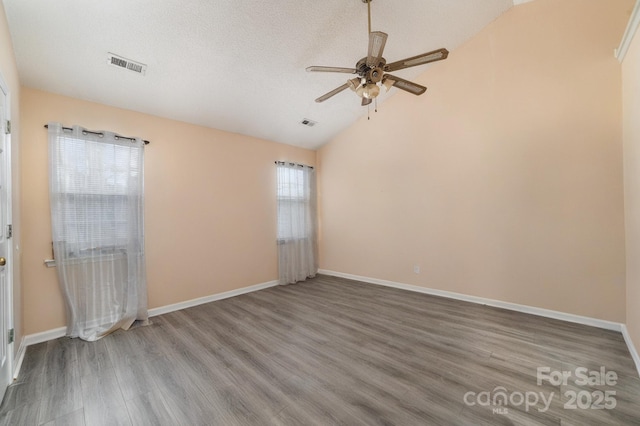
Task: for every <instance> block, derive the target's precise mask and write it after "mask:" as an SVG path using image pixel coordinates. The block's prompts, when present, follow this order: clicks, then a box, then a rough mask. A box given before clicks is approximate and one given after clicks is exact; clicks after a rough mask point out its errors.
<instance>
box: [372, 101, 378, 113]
mask: <svg viewBox="0 0 640 426" xmlns="http://www.w3.org/2000/svg"><path fill="white" fill-rule="evenodd" d="M373 100H374V102H375V103H376V107H375V112H378V98H374V99H373Z"/></svg>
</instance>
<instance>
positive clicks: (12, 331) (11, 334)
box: [8, 328, 16, 344]
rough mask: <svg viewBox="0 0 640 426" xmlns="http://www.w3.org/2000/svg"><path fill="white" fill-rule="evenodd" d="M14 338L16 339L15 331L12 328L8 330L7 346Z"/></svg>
mask: <svg viewBox="0 0 640 426" xmlns="http://www.w3.org/2000/svg"><path fill="white" fill-rule="evenodd" d="M15 337H16V333H15V330H14V329H13V328H12V329H10V330H9V342H8V344H11V343H13V340H14V339H15Z"/></svg>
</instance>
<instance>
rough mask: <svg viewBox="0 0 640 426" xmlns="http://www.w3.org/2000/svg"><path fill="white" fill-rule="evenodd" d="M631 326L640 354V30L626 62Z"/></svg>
mask: <svg viewBox="0 0 640 426" xmlns="http://www.w3.org/2000/svg"><path fill="white" fill-rule="evenodd" d="M622 88H623V97H622V99H623V139H624V185H625V186H624V190H625V194H624V195H625V219H626V231H627V235H626V236H627V240H626V241H627V328H628V331H629V335H630V336H631V340H632V341H633V343H634V344H635V347H636V350H637V351H638V352H639V353H640V120H639V119H638V117H640V33H636V35H635V37H634V39H633V42H632V43H631V46H630V48H629V51H628V52H627V55H626V56H625V58H624V62H623V63H622Z"/></svg>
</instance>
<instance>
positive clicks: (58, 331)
mask: <svg viewBox="0 0 640 426" xmlns="http://www.w3.org/2000/svg"><path fill="white" fill-rule="evenodd" d="M66 334H67V327H58V328H54V329H52V330H47V331H41V332H40V333H33V334H27V335H26V336H24V339H22V341H23V343H24V345H25V346H31V345H36V344H38V343H42V342H48V341H49V340H54V339H58V338H60V337H64V336H65V335H66Z"/></svg>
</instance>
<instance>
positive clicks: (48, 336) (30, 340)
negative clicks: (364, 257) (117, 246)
mask: <svg viewBox="0 0 640 426" xmlns="http://www.w3.org/2000/svg"><path fill="white" fill-rule="evenodd" d="M276 285H278V281H277V280H276V281H268V282H265V283H261V284H256V285H252V286H249V287H243V288H238V289H236V290H230V291H225V292H224V293H218V294H212V295H211V296H205V297H199V298H197V299H191V300H187V301H184V302H180V303H174V304H172V305H167V306H160V307H158V308H153V309H149V317H155V316H157V315H162V314H167V313H169V312H174V311H178V310H180V309H186V308H190V307H192V306H198V305H202V304H204V303H209V302H214V301H216V300H222V299H228V298H229V297H234V296H239V295H241V294H246V293H251V292H254V291H258V290H263V289H265V288H269V287H274V286H276ZM66 333H67V328H66V327H59V328H54V329H52V330H47V331H42V332H40V333H34V334H29V335H26V336H24V338H23V339H22V343H21V345H20V350H19V351H18V356H21V357H24V352H25V350H26V347H27V346H30V345H35V344H37V343H42V342H47V341H49V340H54V339H57V338H59V337H64V336H65V335H66ZM23 347H24V349H23ZM21 352H22V355H20V353H21ZM20 363H22V360H20ZM18 368H19V366H18ZM15 376H17V371H16V372H15V373H14V377H15Z"/></svg>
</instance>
